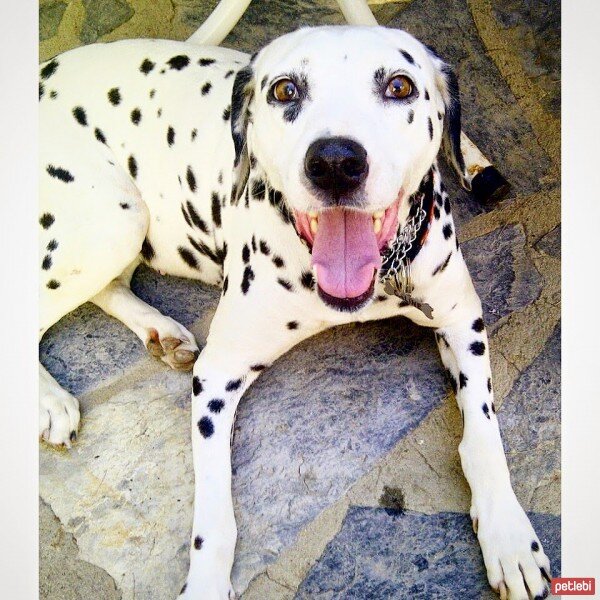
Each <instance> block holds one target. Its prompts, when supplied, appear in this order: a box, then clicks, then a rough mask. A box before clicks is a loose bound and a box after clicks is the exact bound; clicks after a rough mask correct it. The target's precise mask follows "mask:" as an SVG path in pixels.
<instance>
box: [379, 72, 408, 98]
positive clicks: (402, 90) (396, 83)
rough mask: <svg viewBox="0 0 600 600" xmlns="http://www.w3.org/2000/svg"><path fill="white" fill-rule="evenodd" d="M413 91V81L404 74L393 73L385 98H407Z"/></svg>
mask: <svg viewBox="0 0 600 600" xmlns="http://www.w3.org/2000/svg"><path fill="white" fill-rule="evenodd" d="M412 91H413V82H412V81H411V80H410V79H409V78H408V77H406V75H394V77H392V79H390V81H389V83H388V86H387V89H386V90H385V95H386V97H387V98H398V99H400V100H401V99H402V98H408V96H410V95H411V94H412Z"/></svg>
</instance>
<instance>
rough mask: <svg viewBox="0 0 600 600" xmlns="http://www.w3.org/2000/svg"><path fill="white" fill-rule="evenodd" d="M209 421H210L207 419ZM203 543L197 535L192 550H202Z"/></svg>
mask: <svg viewBox="0 0 600 600" xmlns="http://www.w3.org/2000/svg"><path fill="white" fill-rule="evenodd" d="M209 420H210V419H209ZM198 426H200V423H198ZM200 433H202V431H200ZM202 435H204V434H202ZM204 437H208V436H206V435H204ZM203 543H204V540H203V539H202V538H201V537H200V536H199V535H197V536H196V537H195V538H194V548H195V549H196V550H200V548H202V544H203Z"/></svg>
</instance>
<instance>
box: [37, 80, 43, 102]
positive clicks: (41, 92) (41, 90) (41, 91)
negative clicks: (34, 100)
mask: <svg viewBox="0 0 600 600" xmlns="http://www.w3.org/2000/svg"><path fill="white" fill-rule="evenodd" d="M39 90H40V95H39V98H38V100H41V99H42V96H43V95H44V84H43V83H42V82H41V81H40V83H39Z"/></svg>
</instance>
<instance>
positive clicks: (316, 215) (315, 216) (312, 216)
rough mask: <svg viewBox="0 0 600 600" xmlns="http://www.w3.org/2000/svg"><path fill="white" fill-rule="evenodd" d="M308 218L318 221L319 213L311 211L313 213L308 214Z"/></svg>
mask: <svg viewBox="0 0 600 600" xmlns="http://www.w3.org/2000/svg"><path fill="white" fill-rule="evenodd" d="M308 216H309V217H310V218H311V219H316V218H317V217H318V216H319V213H318V212H317V211H316V210H311V211H310V212H309V213H308Z"/></svg>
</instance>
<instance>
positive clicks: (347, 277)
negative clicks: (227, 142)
mask: <svg viewBox="0 0 600 600" xmlns="http://www.w3.org/2000/svg"><path fill="white" fill-rule="evenodd" d="M231 127H232V134H233V139H234V144H235V152H236V159H235V160H236V162H235V175H236V177H235V181H236V184H235V186H236V188H237V190H238V193H241V191H242V188H243V186H244V184H245V181H246V179H247V177H248V171H249V162H250V159H249V157H250V156H251V155H252V156H254V157H255V158H256V161H257V163H258V165H259V166H260V168H261V169H262V170H263V171H264V173H265V174H266V176H267V179H268V182H269V184H270V185H271V186H272V187H273V188H275V189H276V190H279V191H280V192H282V194H283V197H284V198H285V202H286V203H287V205H288V208H289V209H291V210H292V211H293V214H294V220H295V226H296V230H297V232H298V234H299V235H300V236H301V237H302V238H303V239H304V240H306V242H307V243H308V244H309V246H310V247H311V248H312V261H313V265H314V267H315V269H316V276H317V283H318V286H319V291H320V295H321V297H322V298H323V299H324V300H325V301H326V302H327V303H328V304H330V305H332V306H335V307H338V308H344V309H346V310H348V309H353V308H354V309H356V308H360V307H361V306H364V304H365V303H366V302H367V301H368V300H369V299H370V297H371V295H372V294H373V288H374V281H375V277H376V274H377V271H378V269H379V267H380V265H381V253H382V252H384V251H385V249H386V248H387V246H388V245H389V244H390V243H391V241H393V239H394V238H395V236H396V233H397V231H398V227H399V225H400V224H402V223H403V222H404V220H405V219H406V218H407V216H408V212H409V209H410V207H409V203H408V199H409V198H410V196H411V195H412V194H413V193H414V192H415V191H416V190H417V189H418V187H419V184H420V182H421V181H422V179H423V177H424V176H425V175H426V173H427V172H428V170H429V168H430V167H431V164H432V163H433V161H434V160H435V157H436V155H437V154H438V151H439V148H440V145H441V143H442V141H443V140H445V141H446V142H447V149H448V151H449V154H450V156H451V158H452V160H453V161H454V163H455V164H456V165H457V166H458V170H459V171H460V172H463V173H464V162H463V158H462V155H461V153H460V104H459V98H458V85H457V81H456V77H455V76H454V74H453V72H452V70H451V69H450V67H449V66H448V65H447V64H445V63H444V62H443V61H442V60H441V59H440V58H439V57H438V56H437V55H436V54H435V52H433V51H432V50H431V49H430V48H428V47H426V46H425V45H423V44H422V43H421V42H419V41H418V40H416V39H415V38H414V37H412V36H411V35H409V34H408V33H406V32H404V31H401V30H396V29H387V28H384V27H318V28H308V29H300V30H298V31H295V32H293V33H290V34H288V35H284V36H283V37H280V38H278V39H276V40H275V41H273V42H271V43H270V44H269V45H268V46H266V47H265V48H263V49H262V50H261V51H260V52H259V53H258V54H257V55H255V56H254V57H253V59H252V61H251V62H250V65H249V66H248V67H247V68H245V69H243V70H242V71H240V72H239V73H238V74H237V77H236V80H235V83H234V88H233V98H232V113H231Z"/></svg>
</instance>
